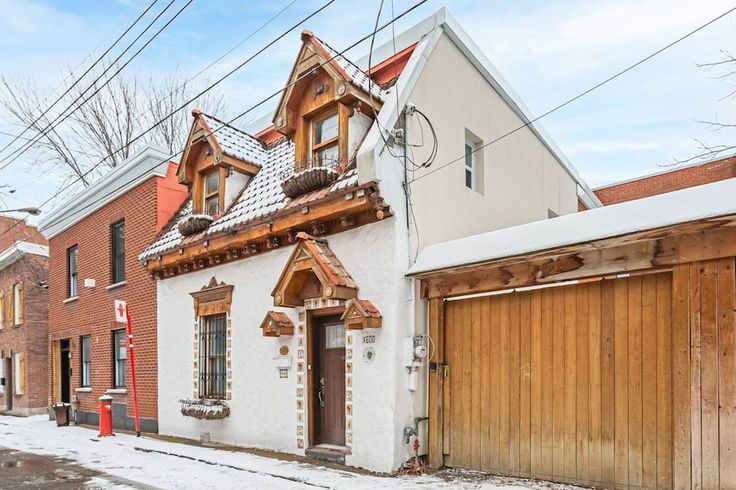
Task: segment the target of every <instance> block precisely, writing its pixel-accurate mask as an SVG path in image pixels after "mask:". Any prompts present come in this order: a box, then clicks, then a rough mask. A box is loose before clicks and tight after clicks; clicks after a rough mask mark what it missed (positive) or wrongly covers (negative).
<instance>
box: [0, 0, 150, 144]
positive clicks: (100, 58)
mask: <svg viewBox="0 0 736 490" xmlns="http://www.w3.org/2000/svg"><path fill="white" fill-rule="evenodd" d="M158 1H159V0H153V2H151V3H150V4H149V5H148V7H146V9H145V10H144V11H143V12H141V14H140V15H139V16H138V17H137V18H136V19H135V20H134V21H133V23H132V24H130V25H129V26H128V27H127V29H125V31H123V33H122V34H120V35H119V36H118V37H117V39H115V41H114V42H113V43H112V44H111V45H110V47H108V48H107V49H106V50H105V52H104V53H102V54H101V55H100V56H99V57H98V58H97V59H96V60H95V61H94V63H92V64H91V65H90V66H89V67H88V68H87V70H86V71H85V72H84V73H82V74H81V75H80V76H79V77H77V79H76V80H74V83H72V84H71V85H70V86H69V88H67V89H66V90H65V91H64V93H62V94H61V95H60V96H59V97H57V98H56V100H54V102H52V103H51V105H50V106H48V107H47V108H46V109H45V110H44V111H43V112H42V113H41V115H39V116H38V117H37V118H36V119H35V120H34V121H33V122H32V123H31V124H29V125H28V127H26V128H25V129H23V131H21V133H20V134H19V135H16V136H15V137H14V138H13V139H12V140H11V141H10V143H8V144H6V145H5V146H3V147H2V148H0V154H2V153H3V152H4V151H5V150H6V149H8V148H9V147H10V146H11V145H12V144H13V143H15V142H16V141H18V139H19V138H21V136H23V135H24V134H26V132H27V131H28V130H30V129H31V128H32V127H33V125H34V124H36V123H37V122H38V121H40V120H41V118H42V117H44V116H45V115H46V114H48V112H49V111H50V110H51V109H53V108H54V106H55V105H56V104H58V103H59V101H61V100H62V99H63V98H64V97H65V96H66V95H67V94H68V93H69V92H70V91H71V90H72V89H73V88H74V87H76V86H77V84H78V83H79V82H81V81H82V79H84V77H86V76H87V75H88V74H89V72H91V71H92V69H93V68H94V67H95V66H97V64H98V63H100V61H102V60H103V59H104V58H105V56H107V55H108V53H110V51H112V49H113V48H114V47H115V46H116V45H117V44H118V43H119V42H120V41H121V40H122V39H123V38H124V37H125V36H126V35H127V34H128V33H129V32H130V31H131V29H133V27H135V25H136V24H137V23H138V22H139V21H140V20H141V19H142V18H143V17H144V16H145V15H146V14H147V13H148V11H149V10H151V9H152V8H153V6H154V5H156V3H158ZM90 56H91V54H90ZM87 58H89V56H88V57H87ZM80 66H81V65H80ZM62 83H63V82H62Z"/></svg>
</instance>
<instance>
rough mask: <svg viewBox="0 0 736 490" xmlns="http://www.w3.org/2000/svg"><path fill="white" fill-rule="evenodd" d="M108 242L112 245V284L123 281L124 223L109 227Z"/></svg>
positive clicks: (120, 222) (119, 222)
mask: <svg viewBox="0 0 736 490" xmlns="http://www.w3.org/2000/svg"><path fill="white" fill-rule="evenodd" d="M110 242H111V244H112V247H111V248H112V250H111V252H112V253H111V259H112V283H113V284H117V283H119V282H123V281H124V280H125V221H122V220H121V221H118V222H117V223H114V224H112V225H111V226H110Z"/></svg>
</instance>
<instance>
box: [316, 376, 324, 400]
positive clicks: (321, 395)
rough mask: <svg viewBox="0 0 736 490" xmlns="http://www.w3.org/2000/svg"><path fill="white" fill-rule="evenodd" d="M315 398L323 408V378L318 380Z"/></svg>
mask: <svg viewBox="0 0 736 490" xmlns="http://www.w3.org/2000/svg"><path fill="white" fill-rule="evenodd" d="M317 398H318V399H319V406H320V407H324V406H325V378H320V379H319V390H318V391H317Z"/></svg>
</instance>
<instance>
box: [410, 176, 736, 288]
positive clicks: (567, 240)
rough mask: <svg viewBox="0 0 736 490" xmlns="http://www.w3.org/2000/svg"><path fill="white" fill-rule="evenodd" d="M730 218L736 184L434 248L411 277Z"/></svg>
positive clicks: (735, 202)
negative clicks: (717, 218) (681, 225)
mask: <svg viewBox="0 0 736 490" xmlns="http://www.w3.org/2000/svg"><path fill="white" fill-rule="evenodd" d="M731 214H736V179H729V180H724V181H721V182H715V183H712V184H706V185H702V186H698V187H691V188H689V189H683V190H680V191H676V192H670V193H668V194H660V195H657V196H652V197H648V198H645V199H639V200H636V201H629V202H625V203H621V204H615V205H612V206H606V207H602V208H596V209H591V210H590V211H583V212H580V213H573V214H568V215H565V216H560V217H558V218H553V219H548V220H544V221H536V222H534V223H527V224H524V225H519V226H514V227H511V228H505V229H501V230H496V231H491V232H488V233H481V234H479V235H473V236H469V237H466V238H460V239H457V240H451V241H447V242H443V243H438V244H435V245H430V246H428V247H426V248H425V249H423V250H422V251H421V252H420V254H419V256H418V257H417V260H416V262H415V263H414V265H413V266H412V267H411V268H410V269H409V272H408V275H415V274H421V273H426V272H430V271H438V270H442V269H447V268H451V267H460V266H466V265H471V264H477V263H482V262H489V261H492V260H497V259H503V258H507V257H513V256H517V255H522V254H527V253H533V252H541V251H543V250H550V249H555V248H558V247H563V246H567V245H574V244H578V243H586V242H591V241H594V240H600V239H604V238H612V237H616V236H621V235H626V234H629V233H635V232H639V231H645V230H651V229H655V228H662V227H665V226H672V225H676V224H681V223H688V222H692V221H698V220H704V219H709V218H715V217H719V216H727V215H731Z"/></svg>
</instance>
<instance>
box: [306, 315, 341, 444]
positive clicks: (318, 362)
mask: <svg viewBox="0 0 736 490" xmlns="http://www.w3.org/2000/svg"><path fill="white" fill-rule="evenodd" d="M313 335H314V337H313V338H314V339H315V341H316V345H314V351H313V352H314V354H315V359H314V364H313V366H314V368H315V372H314V378H313V379H314V383H313V390H314V395H313V406H314V407H315V411H314V412H315V416H316V418H317V419H318V420H317V421H316V424H315V427H316V429H317V430H316V431H315V434H314V440H315V443H316V444H331V445H335V446H344V445H345V325H344V324H343V322H342V321H341V320H340V315H336V316H326V317H321V318H320V317H316V318H314V320H313Z"/></svg>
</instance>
